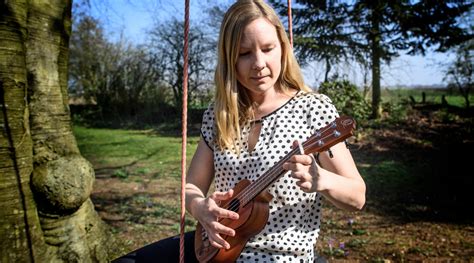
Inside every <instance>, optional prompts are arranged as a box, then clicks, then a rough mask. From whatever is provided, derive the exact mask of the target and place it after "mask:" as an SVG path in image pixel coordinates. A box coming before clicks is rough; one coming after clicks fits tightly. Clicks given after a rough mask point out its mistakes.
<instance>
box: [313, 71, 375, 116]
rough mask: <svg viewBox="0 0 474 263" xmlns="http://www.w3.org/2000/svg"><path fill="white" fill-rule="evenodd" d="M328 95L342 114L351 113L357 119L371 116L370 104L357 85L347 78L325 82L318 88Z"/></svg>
mask: <svg viewBox="0 0 474 263" xmlns="http://www.w3.org/2000/svg"><path fill="white" fill-rule="evenodd" d="M318 91H319V93H322V94H325V95H327V96H328V97H329V98H330V99H331V100H332V102H333V103H334V105H335V106H336V108H337V109H338V110H339V111H340V113H341V114H344V115H349V116H351V117H353V118H354V119H356V120H366V119H368V118H369V117H370V114H371V109H370V104H369V103H367V101H365V99H364V97H363V96H362V94H361V92H360V91H359V90H358V89H357V86H356V85H354V84H352V83H350V82H349V81H347V80H335V81H330V82H324V83H322V84H321V86H320V87H319V89H318Z"/></svg>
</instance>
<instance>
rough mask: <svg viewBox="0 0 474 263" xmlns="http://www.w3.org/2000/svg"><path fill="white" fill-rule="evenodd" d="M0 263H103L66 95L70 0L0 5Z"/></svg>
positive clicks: (88, 171) (87, 175)
mask: <svg viewBox="0 0 474 263" xmlns="http://www.w3.org/2000/svg"><path fill="white" fill-rule="evenodd" d="M0 10H1V11H0V87H1V92H0V103H1V110H2V112H1V115H0V120H1V122H0V127H1V128H2V131H3V132H2V133H1V134H0V174H1V177H0V224H1V226H2V228H1V230H0V234H1V236H2V242H1V245H0V246H1V252H0V261H1V262H107V261H108V257H109V255H108V251H109V249H108V248H107V247H106V245H110V242H111V241H109V238H110V235H109V232H108V231H107V229H106V225H105V224H104V223H103V222H102V221H101V220H100V218H99V216H98V215H97V213H96V212H95V210H94V206H93V204H92V202H91V200H90V198H89V196H90V193H91V191H92V185H93V180H94V172H93V169H92V166H91V165H90V163H89V162H88V161H87V160H85V159H84V158H83V157H82V156H81V155H80V152H79V150H78V147H77V144H76V141H75V138H74V135H73V133H72V128H71V120H70V112H69V107H68V94H67V64H68V41H69V36H70V32H71V1H70V0H54V1H46V0H36V1H26V0H23V1H20V0H17V1H2V2H0Z"/></svg>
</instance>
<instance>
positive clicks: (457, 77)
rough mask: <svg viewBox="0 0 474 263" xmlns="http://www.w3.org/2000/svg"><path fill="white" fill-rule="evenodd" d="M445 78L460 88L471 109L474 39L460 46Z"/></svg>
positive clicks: (473, 83) (473, 76)
mask: <svg viewBox="0 0 474 263" xmlns="http://www.w3.org/2000/svg"><path fill="white" fill-rule="evenodd" d="M445 80H447V81H448V82H449V86H451V87H454V88H456V89H457V90H459V93H460V94H461V95H462V96H463V97H464V102H465V105H466V109H469V106H470V101H469V95H470V93H471V90H472V89H474V41H473V40H471V41H468V42H467V43H465V44H463V45H461V46H459V48H458V49H457V50H456V58H455V59H454V61H453V62H452V64H451V65H450V66H449V67H448V69H447V71H446V76H445Z"/></svg>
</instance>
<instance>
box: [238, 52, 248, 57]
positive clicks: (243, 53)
mask: <svg viewBox="0 0 474 263" xmlns="http://www.w3.org/2000/svg"><path fill="white" fill-rule="evenodd" d="M248 54H250V52H242V53H239V56H241V57H244V56H247V55H248Z"/></svg>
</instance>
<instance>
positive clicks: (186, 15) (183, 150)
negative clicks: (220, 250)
mask: <svg viewBox="0 0 474 263" xmlns="http://www.w3.org/2000/svg"><path fill="white" fill-rule="evenodd" d="M184 10H185V11H184V48H183V54H184V55H183V61H184V62H183V113H182V124H181V125H182V133H183V134H182V142H181V222H180V233H179V262H180V263H184V231H185V229H184V228H185V224H184V223H185V216H186V207H185V203H186V200H185V197H186V196H185V193H184V191H185V185H186V139H187V138H186V134H187V124H188V118H187V115H188V46H189V37H188V36H189V0H185V3H184Z"/></svg>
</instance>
